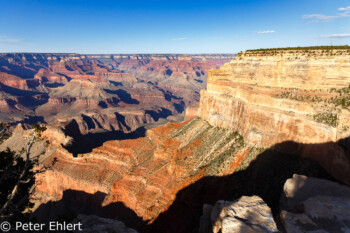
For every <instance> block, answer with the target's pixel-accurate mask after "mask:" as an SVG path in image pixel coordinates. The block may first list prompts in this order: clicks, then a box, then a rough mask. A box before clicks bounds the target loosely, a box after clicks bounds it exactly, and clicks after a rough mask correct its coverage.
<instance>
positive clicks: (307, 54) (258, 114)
mask: <svg viewBox="0 0 350 233" xmlns="http://www.w3.org/2000/svg"><path fill="white" fill-rule="evenodd" d="M349 61H350V53H349V51H348V50H346V49H345V50H331V49H330V50H307V51H304V50H271V51H270V50H268V51H247V52H243V53H240V54H239V55H238V56H237V57H236V58H235V59H234V60H232V61H231V62H230V63H227V64H225V65H224V66H222V67H221V68H220V69H219V70H211V71H210V72H209V77H208V81H207V90H204V91H201V100H200V108H199V113H198V115H199V116H200V117H201V118H202V119H204V120H207V121H208V122H209V123H210V124H211V125H214V126H220V127H224V128H227V129H232V130H236V131H238V132H239V133H240V134H241V135H242V136H243V137H244V139H245V141H246V142H247V143H248V144H249V145H254V146H260V147H271V146H274V147H275V148H276V149H278V150H280V151H283V152H288V153H290V152H292V153H294V152H295V154H299V155H301V156H303V157H308V158H312V159H314V160H316V161H318V162H320V163H321V164H322V165H324V167H325V168H326V169H327V170H328V171H329V172H330V173H332V174H333V175H334V176H336V177H337V178H338V179H340V180H342V181H343V182H346V183H348V184H350V179H349V178H348V177H350V174H349V173H348V172H347V171H349V166H350V158H349V156H348V154H349V153H350V149H349V148H348V147H347V146H340V145H339V142H340V140H343V139H345V141H346V140H348V139H347V138H348V137H349V136H350V127H349V124H350V121H349V116H350V111H349V109H348V106H350V76H349V70H350V63H349ZM287 141H293V142H296V143H302V144H303V145H299V147H298V148H294V147H293V146H292V147H290V144H289V145H287V143H285V142H287ZM316 143H324V150H322V151H314V150H313V145H314V144H316ZM333 154H335V156H336V157H337V158H336V159H335V158H332V157H331V155H333ZM339 161H341V162H339ZM340 171H342V172H340ZM340 173H342V174H340Z"/></svg>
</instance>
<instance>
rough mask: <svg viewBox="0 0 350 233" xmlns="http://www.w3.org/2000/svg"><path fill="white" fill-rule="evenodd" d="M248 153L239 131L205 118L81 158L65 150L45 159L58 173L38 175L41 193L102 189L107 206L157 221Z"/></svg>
mask: <svg viewBox="0 0 350 233" xmlns="http://www.w3.org/2000/svg"><path fill="white" fill-rule="evenodd" d="M217 138H220V140H217ZM252 152H253V151H252ZM248 153H250V149H249V148H246V147H245V146H244V142H243V140H242V138H241V137H240V136H239V135H238V134H237V133H235V132H232V131H229V130H225V129H220V128H218V127H212V126H210V125H209V124H208V123H206V122H205V121H202V120H200V119H199V118H196V119H194V120H192V121H190V122H185V123H182V124H175V123H168V124H167V125H166V126H161V127H158V128H155V129H151V130H148V131H147V133H146V136H145V137H140V138H137V139H133V140H121V141H116V140H115V141H108V142H105V143H104V144H103V146H101V147H98V148H95V149H93V151H92V152H91V153H88V154H83V155H78V157H77V158H74V157H73V156H72V155H71V154H70V153H69V152H68V151H67V150H65V149H64V148H59V149H58V150H57V151H56V152H55V153H54V154H52V155H51V156H50V157H49V158H48V159H47V160H46V161H45V162H44V164H47V165H49V164H51V163H52V161H53V159H54V158H56V159H57V163H55V166H54V168H53V171H52V172H51V171H50V172H47V173H45V174H42V175H39V176H38V180H40V182H39V183H40V184H39V186H38V188H37V191H38V193H37V194H38V195H39V196H43V197H45V198H46V199H45V200H48V199H47V198H48V197H50V196H52V200H58V199H59V198H60V197H62V195H63V192H64V190H68V189H70V190H81V191H84V192H87V193H91V190H93V191H97V190H99V191H101V192H104V193H108V195H107V196H106V198H105V199H104V202H103V204H104V205H110V204H112V203H116V202H122V203H124V204H125V205H126V206H127V207H128V208H130V209H132V210H133V211H135V213H136V214H137V215H138V216H140V217H142V218H143V219H144V221H146V220H154V219H155V218H156V217H157V216H158V215H159V214H160V213H161V212H163V211H165V210H166V209H167V208H168V207H169V206H170V205H171V204H172V202H173V201H174V199H175V198H176V193H177V192H178V191H179V190H180V189H182V188H183V187H185V186H187V185H189V184H191V183H193V182H194V181H196V180H198V179H199V178H201V177H203V176H205V175H214V174H215V175H220V174H221V175H225V174H230V173H232V172H233V171H234V170H235V169H236V168H237V167H238V166H239V165H240V161H242V159H243V158H244V156H245V155H247V154H248ZM254 153H255V152H254ZM63 181H64V182H63ZM76 183H79V185H77V184H76ZM89 187H95V188H89Z"/></svg>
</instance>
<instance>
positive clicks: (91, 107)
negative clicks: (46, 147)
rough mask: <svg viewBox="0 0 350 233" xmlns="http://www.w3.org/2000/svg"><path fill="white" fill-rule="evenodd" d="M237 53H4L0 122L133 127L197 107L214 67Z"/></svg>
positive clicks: (88, 129) (87, 128) (88, 128)
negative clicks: (209, 73) (187, 108)
mask: <svg viewBox="0 0 350 233" xmlns="http://www.w3.org/2000/svg"><path fill="white" fill-rule="evenodd" d="M233 57H234V55H233V54H217V55H213V54H211V55H205V54H203V55H180V54H175V55H171V54H168V55H166V54H164V55H163V54H161V55H156V54H151V55H147V54H143V55H138V54H129V55H81V54H49V53H48V54H34V53H33V54H32V53H22V54H21V53H17V54H10V53H8V54H0V110H1V115H0V121H1V122H12V123H14V124H16V123H22V124H23V125H24V126H28V125H30V124H33V123H45V124H61V125H63V126H65V125H68V124H70V123H71V122H72V121H73V120H74V121H75V122H76V123H77V124H78V125H79V130H80V133H81V134H83V135H86V134H88V133H94V132H101V131H104V132H111V131H122V132H124V133H127V132H131V131H133V130H135V129H136V128H138V127H139V126H141V125H143V124H150V123H155V122H158V120H159V119H161V120H163V121H169V120H170V121H171V120H172V121H177V120H179V119H182V118H183V116H184V110H185V108H186V107H198V102H199V91H200V90H201V89H203V88H205V83H206V78H207V73H208V70H209V69H211V68H215V67H219V66H220V65H221V64H223V63H225V62H227V61H229V60H231V59H232V58H233Z"/></svg>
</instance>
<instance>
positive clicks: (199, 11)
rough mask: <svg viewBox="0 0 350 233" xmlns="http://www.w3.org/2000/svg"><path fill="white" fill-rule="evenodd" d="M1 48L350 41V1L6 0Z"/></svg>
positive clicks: (211, 47) (222, 47) (152, 49)
mask: <svg viewBox="0 0 350 233" xmlns="http://www.w3.org/2000/svg"><path fill="white" fill-rule="evenodd" d="M0 6H1V14H0V52H76V53H233V52H239V51H241V50H245V49H254V48H271V47H286V46H311V45H330V44H333V45H339V44H350V43H349V42H350V1H349V0H346V1H345V0H278V1H276V0H227V1H226V0H224V1H220V0H216V1H206V0H201V1H197V0H195V1H190V0H188V1H183V0H176V1H173V0H163V1H154V0H143V1H136V0H124V1H117V0H115V1H112V0H94V1H93V0H0Z"/></svg>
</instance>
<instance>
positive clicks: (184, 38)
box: [172, 37, 187, 40]
mask: <svg viewBox="0 0 350 233" xmlns="http://www.w3.org/2000/svg"><path fill="white" fill-rule="evenodd" d="M172 40H187V38H186V37H181V38H173V39H172Z"/></svg>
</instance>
